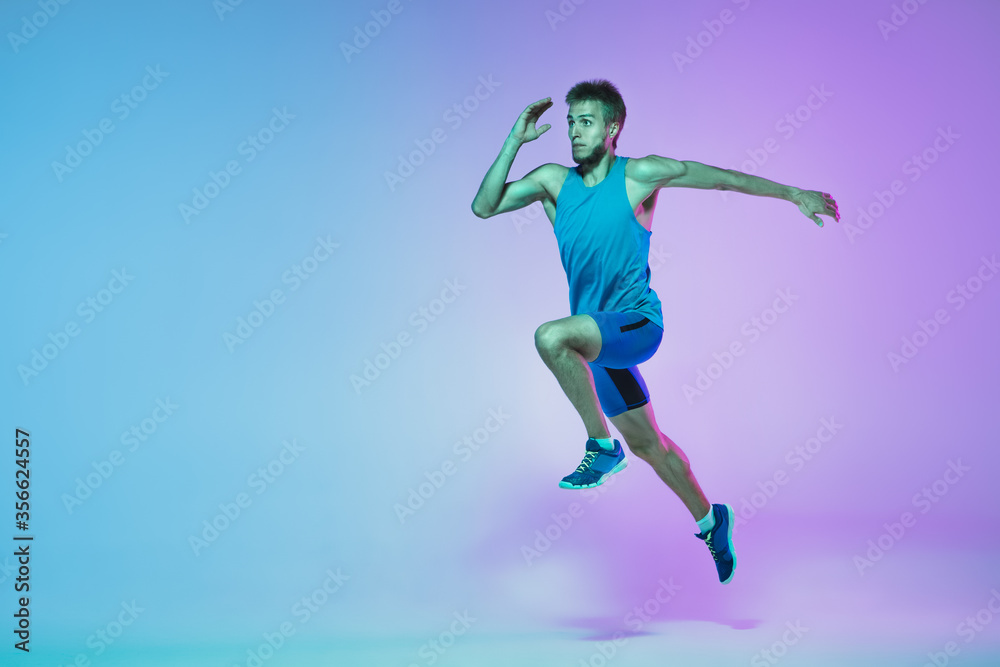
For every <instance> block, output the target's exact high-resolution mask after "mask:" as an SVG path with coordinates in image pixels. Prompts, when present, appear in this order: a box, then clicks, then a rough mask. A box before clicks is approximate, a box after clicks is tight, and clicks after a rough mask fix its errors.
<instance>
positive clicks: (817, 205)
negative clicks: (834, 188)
mask: <svg viewBox="0 0 1000 667" xmlns="http://www.w3.org/2000/svg"><path fill="white" fill-rule="evenodd" d="M792 201H793V202H794V203H795V204H796V205H797V206H798V207H799V210H800V211H802V213H803V214H805V216H806V217H807V218H809V219H810V220H812V221H813V222H815V223H816V224H817V225H819V226H820V227H822V226H823V221H822V220H820V219H819V217H818V216H820V215H828V216H830V217H831V218H833V219H834V220H836V221H837V222H840V211H838V210H837V202H836V201H835V200H834V199H833V197H831V196H830V195H829V194H828V193H826V192H819V191H818V190H802V191H801V192H800V193H799V194H798V195H797V196H796V197H795V198H794V199H793V200H792Z"/></svg>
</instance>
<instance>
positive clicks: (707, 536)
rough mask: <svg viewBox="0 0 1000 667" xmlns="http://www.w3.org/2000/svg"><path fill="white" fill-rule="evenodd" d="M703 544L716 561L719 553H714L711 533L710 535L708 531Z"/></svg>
mask: <svg viewBox="0 0 1000 667" xmlns="http://www.w3.org/2000/svg"><path fill="white" fill-rule="evenodd" d="M705 544H707V545H708V550H709V551H710V552H711V554H712V558H713V559H715V560H716V561H718V560H719V555H718V554H716V553H715V545H714V544H712V535H711V533H709V534H708V535H706V536H705Z"/></svg>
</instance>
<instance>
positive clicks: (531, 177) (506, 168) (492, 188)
mask: <svg viewBox="0 0 1000 667" xmlns="http://www.w3.org/2000/svg"><path fill="white" fill-rule="evenodd" d="M518 148H520V144H519V143H517V142H515V141H513V140H512V139H510V138H508V139H507V141H505V142H504V145H503V148H502V149H501V150H500V155H498V156H497V159H496V160H495V161H494V162H493V166H491V167H490V170H489V171H488V172H486V177H485V178H484V179H483V183H482V185H480V186H479V192H477V193H476V198H475V199H473V200H472V212H473V213H475V214H476V216H477V217H479V218H489V217H492V216H494V215H499V214H500V213H507V212H508V211H515V210H517V209H519V208H524V207H525V206H528V205H529V204H533V203H534V202H536V201H540V200H542V199H545V198H546V197H547V196H548V192H547V191H546V190H545V186H544V185H543V183H542V180H543V172H544V171H545V169H546V167H547V166H548V165H544V164H543V165H542V166H540V167H538V168H537V169H534V170H532V171H530V172H528V173H527V174H525V175H524V178H522V179H520V180H517V181H512V182H510V183H507V182H506V181H507V175H508V174H509V173H510V166H511V164H513V162H514V156H515V155H517V150H518Z"/></svg>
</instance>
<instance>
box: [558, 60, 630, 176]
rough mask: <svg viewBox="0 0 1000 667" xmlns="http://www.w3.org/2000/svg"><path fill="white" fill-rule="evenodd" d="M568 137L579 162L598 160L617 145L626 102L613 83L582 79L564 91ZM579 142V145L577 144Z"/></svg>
mask: <svg viewBox="0 0 1000 667" xmlns="http://www.w3.org/2000/svg"><path fill="white" fill-rule="evenodd" d="M566 104H568V105H569V112H568V114H567V117H566V120H567V122H568V123H569V139H570V142H571V143H572V144H574V147H573V159H574V160H575V161H576V162H577V163H578V164H583V163H584V162H587V163H591V162H595V163H596V162H598V161H599V160H600V159H601V158H602V157H603V156H604V154H605V153H606V152H607V150H608V144H609V143H610V145H611V149H612V150H614V149H615V148H617V147H618V136H619V135H620V134H621V130H622V127H623V126H624V125H625V101H624V100H622V96H621V93H619V92H618V89H617V88H615V86H614V84H613V83H611V82H610V81H606V80H604V79H595V80H593V81H581V82H580V83H578V84H576V85H575V86H573V87H572V88H570V90H569V92H568V93H566ZM577 144H579V146H577Z"/></svg>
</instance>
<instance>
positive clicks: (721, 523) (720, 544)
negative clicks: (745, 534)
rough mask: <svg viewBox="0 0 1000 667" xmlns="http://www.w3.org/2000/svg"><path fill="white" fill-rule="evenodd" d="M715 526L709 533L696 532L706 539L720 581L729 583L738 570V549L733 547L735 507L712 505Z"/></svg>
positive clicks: (698, 536)
mask: <svg viewBox="0 0 1000 667" xmlns="http://www.w3.org/2000/svg"><path fill="white" fill-rule="evenodd" d="M712 512H713V513H714V514H715V527H714V528H713V529H712V530H711V531H709V533H708V534H703V533H695V534H694V536H695V537H697V538H698V539H699V540H704V541H705V544H707V545H708V550H709V551H711V552H712V558H714V559H715V569H716V570H718V571H719V581H721V582H722V583H724V584H728V583H729V582H730V581H732V580H733V573H734V572H735V571H736V551H735V550H734V549H733V521H734V519H733V508H732V507H730V506H729V505H720V504H718V503H716V504H713V505H712Z"/></svg>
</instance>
